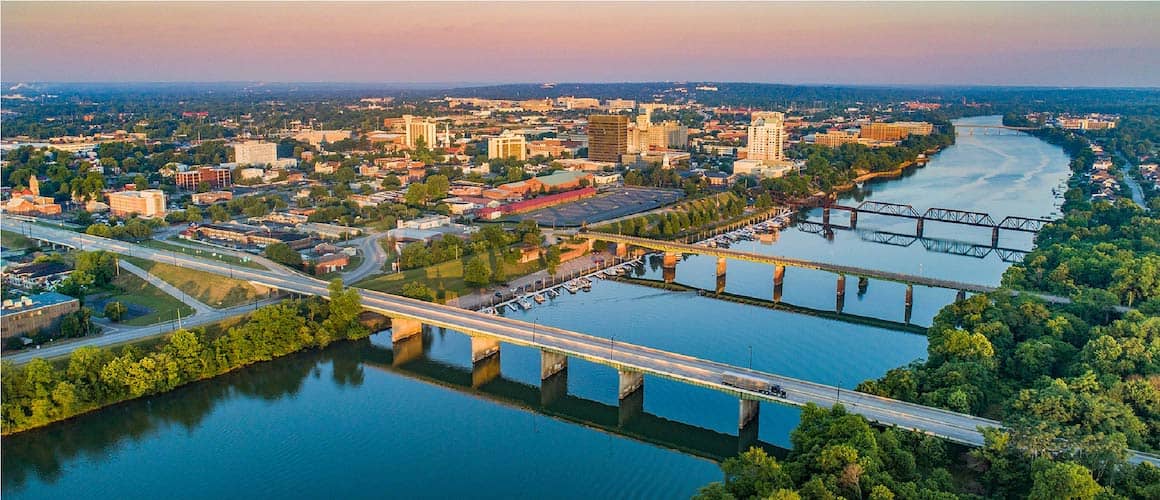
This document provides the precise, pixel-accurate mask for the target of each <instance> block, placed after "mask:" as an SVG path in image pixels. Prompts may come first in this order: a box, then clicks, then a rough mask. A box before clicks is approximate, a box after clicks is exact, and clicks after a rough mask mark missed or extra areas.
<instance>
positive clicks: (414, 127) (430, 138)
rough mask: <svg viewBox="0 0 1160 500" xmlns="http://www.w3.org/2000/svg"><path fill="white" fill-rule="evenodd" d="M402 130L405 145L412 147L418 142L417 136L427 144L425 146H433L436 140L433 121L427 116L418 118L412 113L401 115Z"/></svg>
mask: <svg viewBox="0 0 1160 500" xmlns="http://www.w3.org/2000/svg"><path fill="white" fill-rule="evenodd" d="M403 131H404V133H405V134H406V136H407V140H406V144H407V147H409V148H413V147H415V145H416V144H418V142H419V138H422V139H423V142H424V143H425V144H427V147H429V148H434V147H435V141H437V140H438V137H436V135H435V134H437V133H438V132H437V129H436V127H435V122H434V121H433V120H431V119H428V118H419V117H417V116H412V115H403Z"/></svg>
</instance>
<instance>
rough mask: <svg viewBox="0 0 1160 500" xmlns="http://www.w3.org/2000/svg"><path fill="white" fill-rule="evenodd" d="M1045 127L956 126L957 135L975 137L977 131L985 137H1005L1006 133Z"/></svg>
mask: <svg viewBox="0 0 1160 500" xmlns="http://www.w3.org/2000/svg"><path fill="white" fill-rule="evenodd" d="M1041 128H1043V127H1008V126H1006V125H955V135H975V131H979V132H981V133H982V134H983V135H1003V133H1004V132H1030V131H1032V130H1039V129H1041Z"/></svg>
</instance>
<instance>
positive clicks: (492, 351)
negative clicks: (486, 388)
mask: <svg viewBox="0 0 1160 500" xmlns="http://www.w3.org/2000/svg"><path fill="white" fill-rule="evenodd" d="M499 373H500V364H499V340H497V339H493V338H487V337H477V336H474V335H473V336H472V337H471V388H472V389H478V388H479V387H481V386H483V385H484V384H487V383H488V382H491V381H492V380H495V379H496V378H497V377H499Z"/></svg>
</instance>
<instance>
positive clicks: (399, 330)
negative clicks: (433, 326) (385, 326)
mask: <svg viewBox="0 0 1160 500" xmlns="http://www.w3.org/2000/svg"><path fill="white" fill-rule="evenodd" d="M420 333H423V322H422V321H419V320H417V319H411V318H391V342H398V341H400V340H402V339H405V338H408V337H412V336H415V335H418V334H420Z"/></svg>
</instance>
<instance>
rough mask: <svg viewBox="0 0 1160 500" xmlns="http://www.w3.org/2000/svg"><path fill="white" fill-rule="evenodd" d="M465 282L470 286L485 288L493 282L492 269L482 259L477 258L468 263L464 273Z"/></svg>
mask: <svg viewBox="0 0 1160 500" xmlns="http://www.w3.org/2000/svg"><path fill="white" fill-rule="evenodd" d="M463 281H464V282H465V283H467V285H468V286H473V287H483V286H486V285H487V284H488V283H490V282H491V268H490V267H489V266H488V265H487V261H485V260H483V258H482V257H479V256H475V257H472V258H471V260H469V261H467V266H466V267H465V269H464V271H463Z"/></svg>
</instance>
